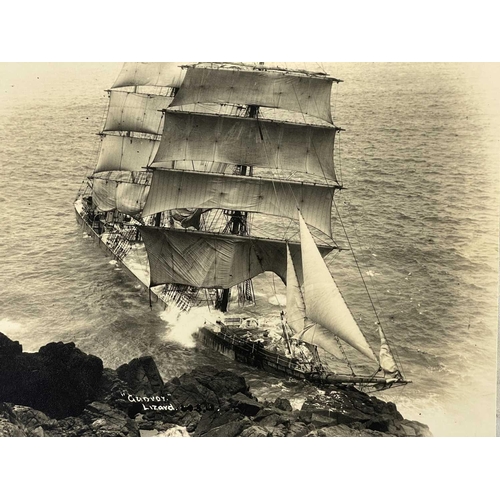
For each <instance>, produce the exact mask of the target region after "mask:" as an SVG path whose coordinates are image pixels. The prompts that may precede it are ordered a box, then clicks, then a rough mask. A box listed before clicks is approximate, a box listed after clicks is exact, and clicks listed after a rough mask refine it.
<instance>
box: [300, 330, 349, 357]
mask: <svg viewBox="0 0 500 500" xmlns="http://www.w3.org/2000/svg"><path fill="white" fill-rule="evenodd" d="M298 338H299V339H300V340H303V341H304V342H308V343H309V344H314V345H317V346H318V347H321V348H322V349H324V350H325V351H326V352H329V353H330V354H331V355H332V356H334V357H336V358H337V359H344V358H345V356H344V355H343V354H342V351H341V350H340V347H339V344H338V340H337V338H336V337H335V335H334V334H333V333H332V332H330V331H329V330H327V329H326V328H324V327H323V326H321V325H318V324H316V323H313V322H312V321H310V320H309V321H306V328H305V330H304V331H303V332H302V335H300V337H298Z"/></svg>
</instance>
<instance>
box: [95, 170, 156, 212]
mask: <svg viewBox="0 0 500 500" xmlns="http://www.w3.org/2000/svg"><path fill="white" fill-rule="evenodd" d="M116 173H117V172H110V173H109V174H116ZM118 174H122V175H118V176H116V175H115V176H114V178H112V177H111V175H107V176H106V177H104V178H97V177H94V179H93V194H92V197H93V201H94V203H95V204H96V205H97V208H98V209H99V210H101V211H103V212H109V211H110V210H118V211H120V212H122V213H124V214H127V215H137V214H139V213H141V212H142V210H143V208H144V204H145V203H146V199H147V196H148V192H149V188H150V186H149V185H145V184H139V183H134V182H132V181H133V179H132V178H131V177H130V175H128V174H129V172H124V173H122V172H118ZM123 174H125V175H123Z"/></svg>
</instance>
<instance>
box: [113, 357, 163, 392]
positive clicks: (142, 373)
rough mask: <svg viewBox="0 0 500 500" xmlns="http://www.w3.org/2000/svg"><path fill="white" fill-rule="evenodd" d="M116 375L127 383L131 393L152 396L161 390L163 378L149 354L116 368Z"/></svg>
mask: <svg viewBox="0 0 500 500" xmlns="http://www.w3.org/2000/svg"><path fill="white" fill-rule="evenodd" d="M116 373H117V375H118V377H119V378H120V379H121V380H123V381H124V382H126V383H127V385H128V386H129V387H130V390H131V391H132V392H133V395H136V396H152V395H153V394H158V393H160V392H161V391H162V390H163V386H164V384H163V379H162V378H161V375H160V372H159V371H158V367H157V366H156V363H155V361H154V359H153V358H152V357H151V356H143V357H141V358H135V359H133V360H132V361H130V363H126V364H124V365H121V366H119V367H118V368H117V370H116Z"/></svg>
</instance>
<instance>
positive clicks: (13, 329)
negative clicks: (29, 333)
mask: <svg viewBox="0 0 500 500" xmlns="http://www.w3.org/2000/svg"><path fill="white" fill-rule="evenodd" d="M22 329H23V326H22V325H21V323H17V322H16V321H12V320H10V319H9V318H3V319H0V332H2V333H4V334H5V335H16V334H18V333H21V331H22Z"/></svg>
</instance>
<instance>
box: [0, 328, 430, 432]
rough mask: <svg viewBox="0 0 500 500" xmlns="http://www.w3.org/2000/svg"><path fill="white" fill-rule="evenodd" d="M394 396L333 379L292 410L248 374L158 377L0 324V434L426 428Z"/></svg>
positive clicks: (142, 364) (147, 360) (143, 362)
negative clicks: (17, 338)
mask: <svg viewBox="0 0 500 500" xmlns="http://www.w3.org/2000/svg"><path fill="white" fill-rule="evenodd" d="M430 435H431V434H430V431H429V428H428V427H427V426H425V425H423V424H421V423H419V422H413V421H408V420H405V419H404V418H403V416H402V415H401V414H400V413H399V412H398V410H397V408H396V406H395V405H394V404H393V403H385V402H383V401H380V400H379V399H377V398H375V397H373V396H372V397H370V396H368V395H367V394H365V393H363V392H360V391H358V390H356V389H354V388H349V387H343V386H332V387H330V388H329V389H328V390H326V391H322V393H321V394H318V395H317V396H315V397H313V398H309V399H307V400H306V401H305V402H304V404H303V405H302V408H301V409H300V410H293V408H292V405H291V404H290V402H289V401H288V400H287V399H284V398H278V399H276V400H275V401H274V402H271V401H258V400H257V399H256V398H255V397H253V395H252V394H251V392H250V389H249V387H248V385H247V383H246V381H245V379H244V378H243V377H241V376H239V375H237V374H235V373H233V372H231V371H225V370H222V371H221V370H218V369H216V368H214V367H213V366H205V367H201V368H197V369H195V370H192V371H191V372H189V373H186V374H183V375H182V376H180V377H176V378H174V379H172V380H170V381H169V382H167V383H164V382H163V380H162V377H161V375H160V373H159V372H158V369H157V367H156V364H155V362H154V360H153V358H151V357H149V356H146V357H142V358H137V359H134V360H132V361H131V362H130V363H127V364H125V365H122V366H120V367H119V368H118V369H117V370H111V369H109V368H105V369H103V367H102V361H101V360H100V359H99V358H96V357H95V356H89V355H87V354H84V353H82V352H81V351H80V350H79V349H77V348H76V347H75V345H74V344H72V343H69V344H63V343H61V342H59V343H51V344H48V345H47V346H44V347H42V348H40V350H39V351H38V353H23V352H22V347H21V346H20V345H19V343H17V342H13V341H11V340H10V339H8V338H7V337H6V336H5V335H3V334H0V436H13V437H14V436H19V437H21V436H26V437H35V436H37V437H43V436H96V437H105V436H123V437H125V436H128V437H138V436H144V437H149V436H157V437H189V436H193V437H218V436H220V437H233V436H240V437H285V436H295V437H299V436H307V437H333V436H430Z"/></svg>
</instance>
